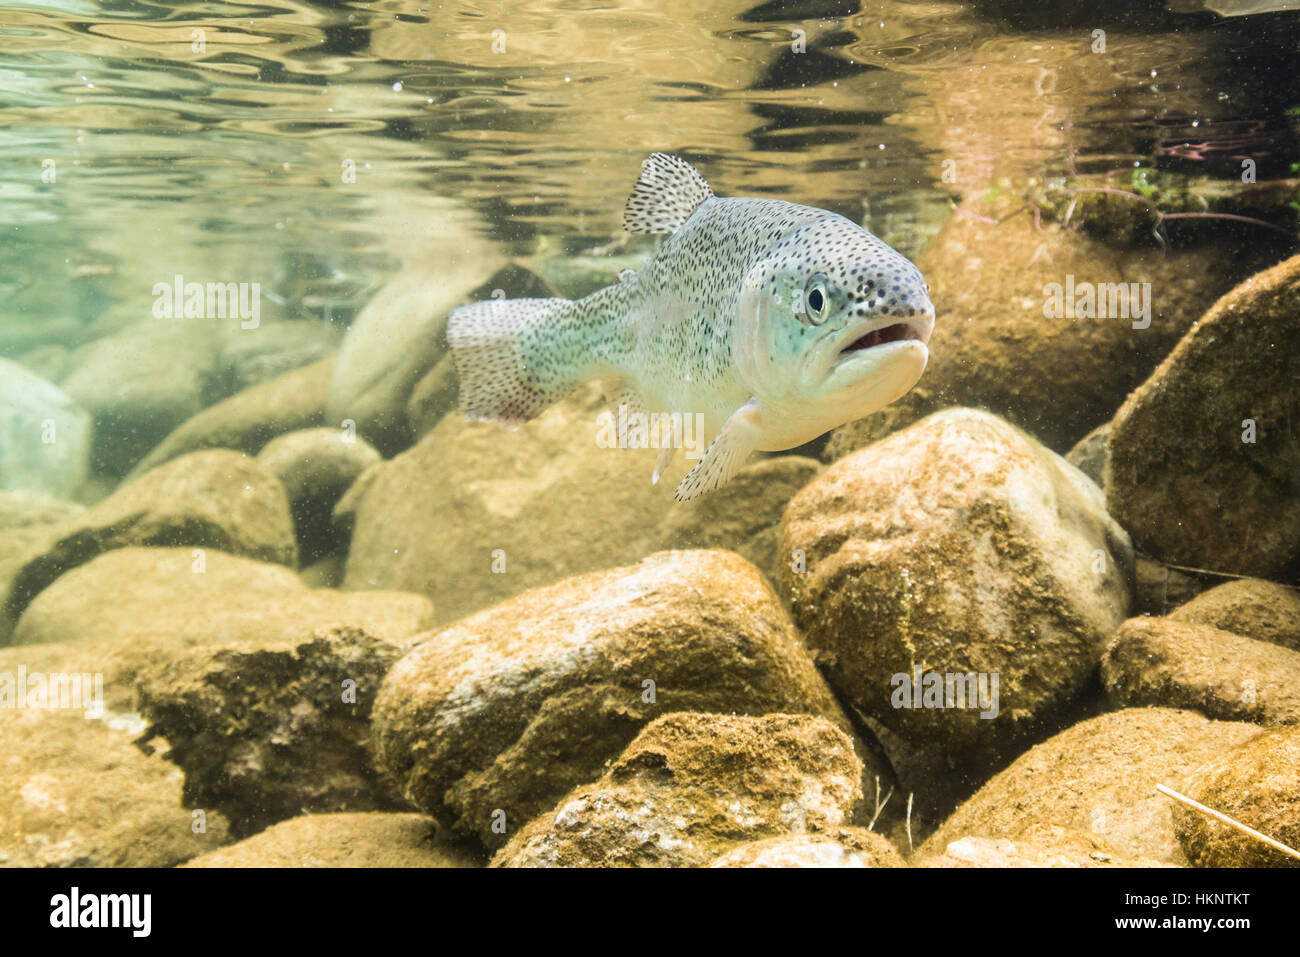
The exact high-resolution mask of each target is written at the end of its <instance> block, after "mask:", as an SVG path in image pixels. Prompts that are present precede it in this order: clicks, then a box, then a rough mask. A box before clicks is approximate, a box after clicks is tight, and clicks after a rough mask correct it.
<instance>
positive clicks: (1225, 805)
mask: <svg viewBox="0 0 1300 957" xmlns="http://www.w3.org/2000/svg"><path fill="white" fill-rule="evenodd" d="M1175 790H1181V791H1182V793H1184V794H1186V795H1187V796H1188V797H1190V798H1192V799H1193V800H1195V801H1199V802H1200V803H1201V804H1204V805H1205V806H1206V807H1210V808H1213V809H1214V810H1216V811H1219V812H1220V813H1223V814H1226V815H1228V817H1230V818H1232V819H1233V820H1235V821H1237V822H1238V823H1240V824H1244V825H1246V826H1247V827H1249V828H1253V829H1255V830H1256V831H1259V832H1260V833H1261V834H1264V835H1267V836H1268V837H1271V838H1273V840H1275V841H1280V842H1281V843H1283V844H1285V845H1287V846H1288V847H1290V848H1291V849H1293V850H1300V728H1282V729H1279V730H1277V731H1270V732H1268V733H1267V734H1262V735H1260V736H1259V737H1257V738H1254V739H1253V740H1250V741H1247V742H1245V743H1244V744H1242V745H1240V746H1239V747H1237V748H1235V749H1233V750H1231V751H1228V752H1227V753H1220V754H1216V755H1214V757H1213V758H1212V759H1211V760H1209V761H1208V762H1207V763H1206V764H1204V765H1202V766H1201V767H1199V768H1197V769H1196V771H1195V772H1194V773H1193V774H1192V775H1191V776H1190V779H1189V780H1188V782H1187V785H1186V787H1185V788H1175ZM1173 815H1174V826H1175V828H1176V830H1177V833H1178V840H1179V841H1180V842H1181V844H1182V848H1183V851H1184V852H1185V853H1186V854H1187V858H1188V860H1190V861H1191V862H1192V863H1193V864H1195V865H1197V866H1198V867H1300V859H1297V858H1295V857H1291V856H1289V855H1287V854H1284V853H1282V852H1280V851H1278V850H1277V849H1276V848H1273V847H1270V846H1269V845H1268V844H1266V843H1264V842H1263V841H1260V840H1259V839H1257V838H1254V837H1251V836H1250V835H1248V834H1243V833H1242V832H1241V831H1239V830H1237V829H1236V828H1234V827H1231V826H1230V825H1228V824H1224V823H1223V822H1222V821H1219V820H1216V819H1215V818H1212V817H1210V816H1208V815H1206V814H1204V813H1202V812H1201V811H1198V810H1196V809H1194V808H1190V807H1188V806H1187V805H1185V804H1183V803H1181V802H1174V803H1173Z"/></svg>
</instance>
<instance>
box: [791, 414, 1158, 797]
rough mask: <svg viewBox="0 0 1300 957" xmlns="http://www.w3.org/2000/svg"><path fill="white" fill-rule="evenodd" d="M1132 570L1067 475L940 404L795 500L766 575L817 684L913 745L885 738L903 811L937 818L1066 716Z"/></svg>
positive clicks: (1099, 511)
mask: <svg viewBox="0 0 1300 957" xmlns="http://www.w3.org/2000/svg"><path fill="white" fill-rule="evenodd" d="M1132 562H1133V558H1132V554H1131V551H1130V547H1129V543H1128V538H1127V536H1126V535H1125V534H1124V531H1123V529H1121V528H1120V527H1119V526H1118V525H1116V524H1115V522H1114V521H1113V520H1112V519H1111V518H1110V516H1108V515H1107V514H1106V511H1105V509H1104V507H1103V503H1102V499H1101V492H1100V490H1099V489H1098V488H1097V487H1096V486H1095V485H1093V483H1092V482H1090V481H1089V480H1088V479H1087V478H1086V477H1085V476H1084V475H1083V474H1082V473H1081V472H1079V471H1078V470H1077V469H1075V468H1074V467H1073V466H1071V465H1069V464H1068V463H1066V462H1065V461H1064V460H1063V459H1061V458H1060V457H1059V456H1058V455H1056V454H1055V453H1053V452H1050V451H1048V450H1047V449H1044V448H1043V447H1042V446H1041V445H1039V444H1038V443H1037V442H1036V441H1034V440H1033V439H1032V438H1030V437H1029V436H1027V435H1025V434H1024V433H1023V432H1021V431H1020V430H1018V429H1016V428H1014V427H1013V426H1011V425H1009V424H1007V423H1006V422H1004V421H1002V420H1000V419H998V418H997V417H995V416H992V415H989V414H987V413H984V412H977V411H974V410H969V409H951V410H946V411H944V412H939V413H936V414H934V415H933V416H930V417H929V418H927V419H925V420H923V421H922V422H918V423H917V424H915V425H913V426H911V427H910V428H908V429H906V430H904V431H903V432H900V433H898V434H897V435H893V436H890V437H889V438H887V439H884V440H882V441H880V442H878V443H877V444H875V445H873V446H870V447H869V448H866V449H863V450H862V451H860V452H857V453H855V454H854V455H851V456H849V457H847V458H844V459H841V460H840V461H838V462H836V463H835V464H834V465H832V466H831V467H830V468H828V469H827V470H826V471H825V472H824V473H822V474H821V475H820V476H818V477H817V478H816V479H814V480H813V481H812V482H811V483H810V484H809V485H808V486H807V487H805V488H804V489H803V491H801V492H800V493H799V494H798V495H796V496H795V497H794V499H793V500H792V501H791V503H790V506H789V508H788V509H787V510H786V513H785V517H784V520H783V523H782V530H781V545H780V563H779V565H778V568H779V569H780V574H781V582H782V586H783V588H784V589H785V590H786V593H787V594H788V595H789V596H790V603H791V607H792V609H793V613H794V618H795V622H796V623H797V624H798V625H799V627H800V630H801V631H802V633H803V634H804V636H805V639H806V640H807V641H808V644H809V646H810V647H811V648H812V649H813V650H814V652H815V653H816V655H817V657H818V661H819V663H820V664H822V666H823V668H824V670H825V672H826V674H827V677H828V680H829V681H830V682H831V685H832V686H833V687H835V688H836V690H837V691H839V692H840V694H841V695H843V696H844V698H845V699H846V700H847V701H848V702H849V703H850V704H851V705H852V706H853V707H854V708H855V709H856V710H857V711H858V713H860V714H861V715H864V716H865V717H867V718H870V719H872V720H873V721H875V722H878V723H879V724H881V725H883V726H884V727H885V728H887V729H889V730H890V731H892V732H894V733H895V734H896V735H898V736H900V737H901V738H902V739H903V740H904V741H905V742H906V743H907V745H909V746H910V748H911V749H913V750H914V751H915V752H917V753H916V754H915V755H914V756H912V757H908V758H907V759H905V760H904V758H903V756H902V755H901V754H899V753H898V751H897V750H896V749H893V748H891V745H890V742H888V741H883V740H882V743H884V744H885V747H886V750H887V751H889V753H890V757H891V760H892V761H893V762H894V765H895V768H896V769H897V770H899V773H900V775H902V777H903V786H904V788H905V789H906V790H908V791H913V792H915V793H916V794H917V800H918V806H920V807H922V808H924V809H926V811H927V812H929V811H930V810H931V809H932V808H936V809H939V810H941V811H943V812H946V810H947V808H950V807H951V806H952V805H951V804H948V806H947V808H945V807H943V804H944V802H946V801H951V800H952V795H954V794H956V795H959V796H960V793H961V789H962V788H963V787H969V785H968V784H966V783H965V781H966V780H967V776H968V775H969V777H970V778H973V780H974V781H975V782H976V783H978V782H979V781H981V780H983V779H984V777H986V776H987V773H988V769H990V768H992V767H996V766H998V764H999V762H1001V761H1005V760H1006V759H1008V758H1009V757H1010V756H1012V755H1014V754H1015V753H1017V749H1018V748H1021V747H1022V746H1023V745H1024V743H1025V742H1027V741H1029V740H1032V739H1033V737H1034V736H1036V735H1042V734H1044V733H1050V731H1051V730H1052V729H1053V728H1055V727H1059V726H1060V725H1061V724H1062V723H1064V722H1065V721H1067V720H1068V719H1069V718H1070V716H1071V715H1072V714H1073V708H1074V702H1075V699H1076V698H1077V697H1078V696H1079V695H1080V694H1081V693H1082V692H1083V691H1084V690H1085V687H1086V685H1087V682H1088V681H1089V679H1090V677H1091V676H1092V674H1093V673H1094V671H1095V669H1096V665H1097V661H1098V658H1099V657H1100V654H1101V649H1102V646H1103V643H1104V641H1105V639H1106V638H1108V637H1109V636H1110V635H1111V633H1112V632H1113V631H1114V629H1115V627H1116V626H1117V625H1119V623H1120V622H1121V621H1123V620H1124V618H1125V617H1126V616H1127V614H1128V608H1129V602H1130V594H1131V593H1130V587H1131V586H1130V577H1129V576H1130V575H1131V569H1132ZM918 675H919V677H918ZM949 676H951V680H950V678H949ZM995 681H996V682H997V684H996V686H995V685H994V682H995ZM934 688H939V689H940V690H939V692H938V693H937V694H933V695H932V694H931V692H933V690H934ZM926 689H929V690H928V691H927V690H926ZM918 705H919V706H918ZM916 762H919V763H916ZM914 763H915V764H916V766H915V767H914V769H913V771H912V773H909V771H908V770H906V766H907V765H911V764H914ZM966 793H969V791H967V792H966Z"/></svg>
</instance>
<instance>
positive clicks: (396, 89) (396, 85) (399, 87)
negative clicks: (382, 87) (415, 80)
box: [393, 80, 402, 93]
mask: <svg viewBox="0 0 1300 957" xmlns="http://www.w3.org/2000/svg"><path fill="white" fill-rule="evenodd" d="M393 92H394V93H401V92H402V81H401V80H398V81H397V82H396V83H394V84H393Z"/></svg>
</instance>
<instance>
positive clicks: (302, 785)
mask: <svg viewBox="0 0 1300 957" xmlns="http://www.w3.org/2000/svg"><path fill="white" fill-rule="evenodd" d="M405 647H406V644H405V643H404V642H397V641H388V640H385V639H382V638H377V637H374V636H373V635H370V634H367V633H366V632H365V631H363V630H362V629H360V628H354V627H341V628H331V629H321V630H319V631H317V632H316V633H315V634H314V635H312V636H310V637H309V638H307V639H305V640H302V641H298V642H287V643H285V644H283V645H279V646H266V645H256V646H255V645H226V646H224V647H215V648H212V647H208V648H194V649H191V650H190V651H188V652H185V653H182V654H180V655H177V656H175V657H174V658H173V659H172V660H171V661H169V662H167V663H165V664H163V665H161V666H159V667H156V668H153V669H151V670H149V671H147V672H145V673H144V674H143V675H142V676H141V677H140V678H139V679H138V684H137V690H138V692H139V701H140V711H141V713H142V714H143V715H144V716H145V717H146V718H147V719H148V720H149V722H150V727H149V729H148V730H147V731H146V732H145V735H144V738H143V739H142V740H148V739H149V738H152V737H154V736H162V737H163V738H165V739H166V740H167V742H168V743H169V744H170V746H171V747H170V750H169V751H168V752H167V754H166V757H167V758H168V759H170V760H171V761H173V762H175V763H176V764H177V765H179V766H180V767H181V768H182V769H183V770H184V771H185V797H186V800H187V801H188V802H190V803H192V804H196V805H199V806H203V807H215V808H218V809H219V810H220V811H221V812H222V813H223V814H225V816H226V817H227V818H228V819H229V820H230V825H231V832H232V833H233V834H235V835H236V836H239V837H246V836H247V835H249V834H253V833H256V832H257V831H259V830H261V829H262V828H264V827H266V826H268V825H270V824H274V823H275V822H276V821H282V820H285V819H287V818H291V817H297V816H298V815H300V814H310V813H322V812H330V811H381V810H406V809H407V808H409V805H408V804H407V803H406V801H405V800H403V799H402V797H401V795H400V794H399V793H398V791H397V789H396V788H395V787H394V786H393V783H392V782H391V781H390V780H388V778H386V777H385V776H384V775H383V774H381V773H380V772H379V771H378V770H377V769H376V767H375V763H374V760H373V750H372V746H371V741H370V711H371V707H372V705H373V704H374V699H375V692H376V691H377V690H378V689H379V683H380V681H381V680H382V679H383V677H384V674H385V673H386V672H387V671H388V669H389V668H390V667H391V666H392V664H393V662H394V661H396V660H397V659H398V658H399V657H400V656H401V654H402V652H403V651H404V650H405Z"/></svg>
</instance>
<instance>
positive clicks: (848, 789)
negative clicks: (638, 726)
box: [491, 713, 862, 867]
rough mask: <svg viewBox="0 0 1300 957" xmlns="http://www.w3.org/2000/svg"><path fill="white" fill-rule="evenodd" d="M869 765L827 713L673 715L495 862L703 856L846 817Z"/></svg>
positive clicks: (662, 863) (658, 860) (689, 859)
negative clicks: (829, 718) (811, 714)
mask: <svg viewBox="0 0 1300 957" xmlns="http://www.w3.org/2000/svg"><path fill="white" fill-rule="evenodd" d="M861 771H862V765H861V763H860V762H859V761H858V758H857V756H856V755H855V754H854V751H853V742H852V741H851V740H850V739H849V738H848V736H847V735H845V734H844V732H842V731H840V730H839V729H837V728H836V727H834V726H833V725H832V724H830V723H829V722H828V721H826V720H825V719H823V718H816V717H811V716H808V715H784V714H773V715H767V716H766V717H761V718H751V717H739V716H734V715H721V714H696V713H677V714H670V715H666V716H665V717H663V718H660V719H658V720H656V721H654V722H652V723H651V724H649V725H648V726H647V727H646V728H645V730H643V731H642V732H641V733H640V734H638V735H637V736H636V738H635V740H633V741H632V743H631V744H629V745H628V746H627V749H626V750H625V751H624V752H623V753H622V754H621V755H620V756H619V758H618V760H617V761H615V762H614V763H613V765H612V766H611V767H610V768H609V770H608V771H607V772H606V773H605V774H604V776H603V777H601V778H600V780H599V781H596V782H595V783H593V784H587V785H584V786H582V787H579V788H577V789H575V790H574V791H571V792H570V793H569V794H567V795H565V796H564V797H563V798H562V799H561V800H560V801H559V803H558V804H557V805H556V808H555V810H554V811H551V812H549V813H547V814H543V815H542V816H541V817H539V818H537V819H536V820H534V821H532V822H531V823H529V824H528V825H527V826H525V827H524V828H523V829H522V830H520V831H519V832H518V833H517V834H515V835H514V836H513V837H512V838H511V839H510V842H509V843H508V844H507V845H506V846H505V847H504V848H502V849H501V850H500V851H499V852H498V853H497V855H496V856H495V857H494V858H493V859H492V865H491V866H493V867H694V866H701V865H704V864H708V863H709V862H711V861H713V860H716V859H717V858H718V857H719V856H721V855H722V854H724V853H726V852H727V851H729V850H731V849H732V848H734V847H736V846H737V845H740V844H747V843H749V842H751V841H755V840H760V839H762V838H765V837H774V836H777V835H782V834H801V833H805V832H816V831H823V830H828V829H831V828H836V827H839V826H841V825H843V824H845V823H846V822H847V820H848V817H849V814H850V812H851V810H852V808H853V806H854V804H855V803H856V802H857V801H858V800H859V799H860V798H861V797H862V792H861V790H860V788H859V783H858V781H859V777H860V775H861Z"/></svg>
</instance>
